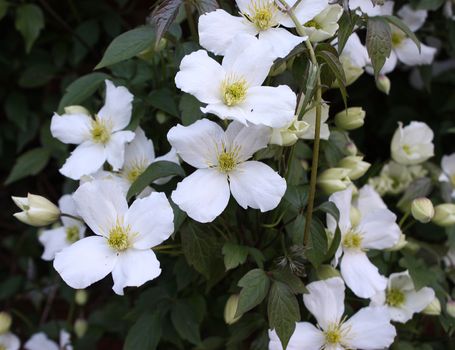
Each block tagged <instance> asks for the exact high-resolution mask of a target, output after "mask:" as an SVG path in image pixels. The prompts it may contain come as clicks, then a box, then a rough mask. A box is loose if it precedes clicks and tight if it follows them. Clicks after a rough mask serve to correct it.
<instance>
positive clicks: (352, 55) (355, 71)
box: [332, 33, 370, 85]
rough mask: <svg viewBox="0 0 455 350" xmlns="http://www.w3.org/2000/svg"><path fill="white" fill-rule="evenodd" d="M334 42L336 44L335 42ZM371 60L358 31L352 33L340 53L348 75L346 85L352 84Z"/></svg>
mask: <svg viewBox="0 0 455 350" xmlns="http://www.w3.org/2000/svg"><path fill="white" fill-rule="evenodd" d="M332 44H333V45H336V44H335V42H332ZM369 61H370V59H369V57H368V52H367V49H366V47H365V46H364V45H363V44H362V42H361V41H360V38H359V36H358V35H357V33H352V34H351V35H350V36H349V38H348V40H347V41H346V44H345V46H344V48H343V51H342V52H341V54H340V62H341V64H342V66H343V70H344V73H345V75H346V85H351V84H352V83H354V82H355V81H356V80H357V79H358V78H359V77H360V76H361V75H362V74H363V72H364V68H365V66H366V65H367V64H369Z"/></svg>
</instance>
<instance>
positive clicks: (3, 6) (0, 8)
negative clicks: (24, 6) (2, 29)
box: [0, 0, 9, 21]
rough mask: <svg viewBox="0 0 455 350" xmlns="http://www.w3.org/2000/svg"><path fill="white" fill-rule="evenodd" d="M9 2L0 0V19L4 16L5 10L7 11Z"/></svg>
mask: <svg viewBox="0 0 455 350" xmlns="http://www.w3.org/2000/svg"><path fill="white" fill-rule="evenodd" d="M8 6H9V3H8V1H6V0H0V21H1V20H2V18H3V17H5V15H6V12H7V11H8Z"/></svg>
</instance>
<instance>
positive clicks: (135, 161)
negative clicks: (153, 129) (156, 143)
mask: <svg viewBox="0 0 455 350" xmlns="http://www.w3.org/2000/svg"><path fill="white" fill-rule="evenodd" d="M134 135H135V136H134V139H133V141H131V143H129V144H128V145H126V147H125V161H124V163H123V167H124V168H132V167H135V166H138V165H143V166H148V165H149V164H150V163H151V162H153V161H154V160H155V148H154V147H153V142H152V140H150V139H148V138H147V136H145V132H144V130H142V128H141V127H138V128H137V129H136V130H135V131H134Z"/></svg>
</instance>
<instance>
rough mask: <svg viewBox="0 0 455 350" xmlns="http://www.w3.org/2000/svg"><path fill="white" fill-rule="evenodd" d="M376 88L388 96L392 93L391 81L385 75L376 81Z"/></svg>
mask: <svg viewBox="0 0 455 350" xmlns="http://www.w3.org/2000/svg"><path fill="white" fill-rule="evenodd" d="M376 87H377V88H378V90H379V91H381V92H383V93H385V94H386V95H388V94H389V92H390V79H389V78H387V77H386V76H385V75H380V76H379V77H378V79H376Z"/></svg>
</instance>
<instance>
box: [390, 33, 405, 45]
mask: <svg viewBox="0 0 455 350" xmlns="http://www.w3.org/2000/svg"><path fill="white" fill-rule="evenodd" d="M405 38H406V36H405V34H404V33H403V32H402V31H401V30H399V29H395V30H392V46H393V47H397V46H400V45H401V43H402V42H403V40H404V39H405Z"/></svg>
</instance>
